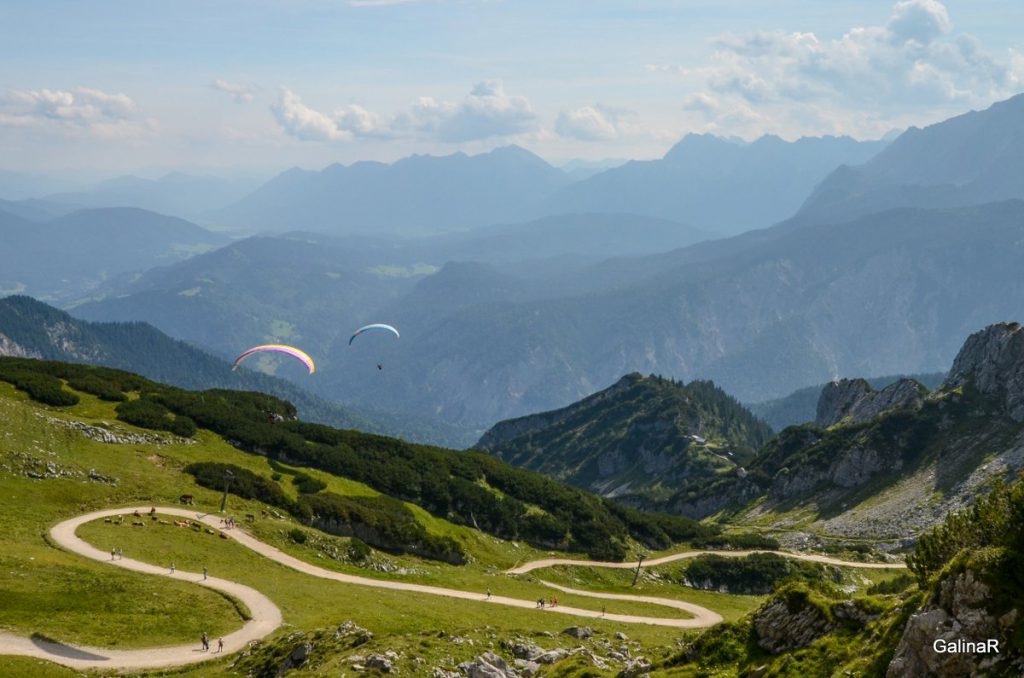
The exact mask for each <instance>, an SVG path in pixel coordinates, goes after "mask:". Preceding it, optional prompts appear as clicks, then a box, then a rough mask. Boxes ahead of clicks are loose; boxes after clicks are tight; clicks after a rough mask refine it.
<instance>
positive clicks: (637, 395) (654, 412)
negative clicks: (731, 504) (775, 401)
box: [477, 374, 771, 498]
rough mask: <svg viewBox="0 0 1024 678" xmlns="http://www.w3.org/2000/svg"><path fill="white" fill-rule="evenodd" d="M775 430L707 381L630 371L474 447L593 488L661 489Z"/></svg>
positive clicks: (716, 467)
mask: <svg viewBox="0 0 1024 678" xmlns="http://www.w3.org/2000/svg"><path fill="white" fill-rule="evenodd" d="M770 437H771V429H770V428H769V427H768V425H767V424H765V423H764V422H762V421H760V420H759V419H757V418H755V417H754V416H753V415H752V414H750V412H748V411H747V410H746V409H744V408H743V406H742V405H740V404H739V403H738V402H736V401H735V400H733V399H732V398H730V397H729V396H728V395H727V394H726V393H724V392H723V391H722V390H721V389H719V388H717V387H716V386H715V385H714V384H712V383H711V382H699V381H695V382H691V383H690V384H682V383H678V382H676V381H674V380H671V379H663V378H661V377H656V376H653V375H652V376H649V377H643V376H641V375H639V374H630V375H627V376H625V377H623V378H622V379H621V380H620V381H619V382H618V383H616V384H615V385H614V386H612V387H610V388H608V389H606V390H604V391H600V392H598V393H595V394H594V395H592V396H589V397H588V398H585V399H584V400H582V401H580V402H578V403H575V404H573V405H570V406H569V407H566V408H563V409H561V410H555V411H552V412H545V413H542V414H537V415H530V416H526V417H520V418H518V419H512V420H509V421H505V422H501V423H499V424H497V425H495V426H494V427H493V428H492V429H491V430H489V431H488V432H487V433H486V434H484V436H483V438H481V439H480V442H478V443H477V447H478V448H481V449H484V450H487V451H488V452H491V453H492V454H494V455H496V456H498V457H500V458H501V459H504V460H505V461H507V462H509V463H511V464H514V465H516V466H521V467H523V468H528V469H532V470H535V471H540V472H541V473H545V474H547V475H550V476H552V477H555V478H559V479H561V480H565V481H567V482H570V483H572V484H573V485H576V486H578V487H583V488H585V489H588V490H590V491H592V492H598V493H601V494H604V495H609V496H618V495H625V494H641V495H644V496H646V497H648V498H658V497H659V496H660V497H661V498H665V497H667V496H669V495H670V494H671V493H672V492H673V491H674V488H676V487H677V486H678V485H679V484H680V483H681V482H684V481H692V482H697V481H700V480H702V479H707V478H712V477H714V476H716V475H717V474H719V473H722V472H725V471H728V470H730V469H734V468H735V467H736V466H737V464H741V465H742V464H745V463H747V462H748V461H749V460H750V459H751V458H752V457H753V455H754V453H755V451H756V450H757V449H759V448H760V447H761V446H762V445H764V444H765V443H766V442H767V441H768V439H769V438H770Z"/></svg>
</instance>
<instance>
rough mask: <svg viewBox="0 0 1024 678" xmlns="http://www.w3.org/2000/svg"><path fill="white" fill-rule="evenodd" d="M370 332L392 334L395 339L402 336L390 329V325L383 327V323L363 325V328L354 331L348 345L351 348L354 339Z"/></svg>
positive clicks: (395, 330) (392, 328)
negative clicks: (382, 331) (380, 331)
mask: <svg viewBox="0 0 1024 678" xmlns="http://www.w3.org/2000/svg"><path fill="white" fill-rule="evenodd" d="M371 330H384V331H385V332H391V333H392V334H394V335H395V337H396V338H398V337H401V336H402V335H400V334H399V333H398V330H397V329H395V328H394V327H392V326H391V325H385V324H384V323H373V324H372V325H364V326H363V327H360V328H359V329H358V330H356V331H355V332H354V333H353V334H352V336H351V337H350V338H349V340H348V345H349V346H351V345H352V342H353V341H355V339H356V337H358V336H359V335H360V334H362V333H363V332H369V331H371Z"/></svg>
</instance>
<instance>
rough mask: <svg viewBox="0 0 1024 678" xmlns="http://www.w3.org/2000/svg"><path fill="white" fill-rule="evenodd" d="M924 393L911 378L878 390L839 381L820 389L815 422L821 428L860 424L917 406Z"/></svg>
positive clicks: (865, 384)
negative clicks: (885, 413) (895, 410)
mask: <svg viewBox="0 0 1024 678" xmlns="http://www.w3.org/2000/svg"><path fill="white" fill-rule="evenodd" d="M927 392H928V389H926V388H925V387H924V386H922V385H921V384H919V383H918V382H916V381H914V380H913V379H899V380H898V381H896V382H894V383H892V384H889V385H888V386H886V387H885V388H883V389H882V390H880V391H876V390H874V389H872V388H871V385H870V384H868V382H867V381H865V380H864V379H840V380H838V381H833V382H832V383H830V384H826V385H825V388H823V389H822V390H821V396H820V397H819V398H818V409H817V414H816V415H815V418H814V423H815V424H817V425H818V426H822V427H827V426H833V425H835V424H839V423H849V424H861V423H864V422H865V421H871V420H872V419H874V418H875V417H877V416H878V415H880V414H882V413H883V412H885V411H887V410H891V409H894V408H897V407H919V406H920V405H921V403H922V402H923V400H924V396H925V394H927Z"/></svg>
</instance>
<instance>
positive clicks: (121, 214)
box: [0, 208, 228, 302]
mask: <svg viewBox="0 0 1024 678" xmlns="http://www.w3.org/2000/svg"><path fill="white" fill-rule="evenodd" d="M227 240H228V239H227V238H225V237H224V236H223V235H219V234H216V233H212V232H210V231H207V230H206V229H204V228H202V227H200V226H197V225H195V224H193V223H190V222H188V221H185V220H183V219H178V218H177V217H168V216H164V215H161V214H156V213H154V212H149V211H146V210H141V209H136V208H103V209H86V210H78V211H75V212H72V213H70V214H66V215H64V216H60V217H57V218H54V219H49V220H47V221H43V222H36V221H30V220H27V219H23V218H20V217H16V216H13V215H10V214H5V213H3V212H0V266H2V269H0V270H2V279H0V290H6V291H7V292H26V293H30V294H34V295H37V296H41V297H45V298H53V299H56V300H60V301H63V302H69V301H75V300H80V299H82V298H84V297H87V296H88V295H89V294H90V293H92V292H93V291H95V290H96V289H97V288H99V287H100V286H101V285H102V284H103V283H104V281H106V280H108V279H110V278H112V277H114V276H117V275H119V274H124V273H128V272H134V271H142V270H144V269H148V268H152V267H153V266H158V265H160V264H166V263H171V262H173V261H178V260H181V259H186V258H188V257H190V256H192V255H193V254H196V253H198V252H203V251H208V250H211V249H214V248H215V247H217V246H219V245H223V244H224V243H226V242H227Z"/></svg>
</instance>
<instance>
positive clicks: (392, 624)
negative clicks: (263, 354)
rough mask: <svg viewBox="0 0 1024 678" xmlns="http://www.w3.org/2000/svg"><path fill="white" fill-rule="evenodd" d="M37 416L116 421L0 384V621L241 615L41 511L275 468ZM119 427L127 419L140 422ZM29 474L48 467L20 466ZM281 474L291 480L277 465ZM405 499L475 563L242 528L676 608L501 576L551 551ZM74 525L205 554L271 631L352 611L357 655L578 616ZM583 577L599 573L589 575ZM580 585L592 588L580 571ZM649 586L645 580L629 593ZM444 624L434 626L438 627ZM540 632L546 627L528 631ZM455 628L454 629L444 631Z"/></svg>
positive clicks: (447, 648) (221, 669)
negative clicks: (459, 598)
mask: <svg viewBox="0 0 1024 678" xmlns="http://www.w3.org/2000/svg"><path fill="white" fill-rule="evenodd" d="M47 418H52V419H56V420H79V421H84V422H86V423H90V424H102V423H103V422H106V423H108V424H110V423H115V419H114V413H113V408H112V406H111V405H110V404H109V403H105V402H102V401H99V400H97V399H96V398H93V397H91V396H88V395H85V394H81V403H80V404H79V405H76V406H74V407H72V408H68V409H66V410H61V411H58V410H55V409H53V408H47V407H44V406H40V405H37V404H34V403H31V402H30V401H28V400H27V399H26V398H25V397H24V395H23V394H20V393H18V392H16V391H15V390H14V389H13V388H12V387H10V386H9V385H7V384H5V383H0V422H3V423H2V424H0V553H2V554H3V555H2V556H0V599H2V600H3V601H4V604H3V605H0V627H2V628H4V629H6V630H10V631H13V632H17V633H19V634H32V633H39V634H43V635H45V636H47V637H50V638H54V639H57V640H61V641H68V642H74V643H84V644H91V645H96V646H100V647H120V648H128V647H139V646H146V645H160V644H177V643H182V642H193V641H194V640H195V639H196V638H197V637H198V635H199V633H200V632H201V631H204V630H205V631H207V632H208V633H210V634H211V635H213V636H217V635H219V634H222V633H224V632H226V631H228V630H231V629H235V628H238V627H239V626H240V625H241V624H242V617H241V615H240V613H239V610H238V609H236V607H235V606H234V605H233V604H232V602H231V601H229V600H227V599H225V598H224V597H222V596H221V595H219V594H217V593H216V592H213V591H210V590H208V589H204V588H200V587H195V586H190V585H188V584H186V583H182V582H175V581H171V580H166V579H158V578H154V577H152V576H147V575H141V574H135V573H131V572H126V571H123V570H120V569H116V568H111V567H107V566H104V565H103V564H101V563H94V562H91V561H88V560H86V559H84V558H81V557H79V556H75V555H72V554H69V553H65V552H64V551H62V550H60V549H57V548H54V547H53V546H52V545H50V544H49V543H48V542H47V540H46V536H45V535H46V532H47V530H48V529H49V527H50V526H52V525H53V524H54V523H56V522H59V521H60V520H62V519H66V518H69V517H73V516H75V515H79V514H81V513H84V512H86V511H89V510H95V509H101V508H109V507H116V506H127V505H139V504H147V505H149V504H152V505H157V506H159V505H170V504H174V503H175V502H176V500H177V497H178V496H179V495H181V494H193V495H194V496H195V497H196V501H197V506H196V508H197V510H200V511H202V510H207V511H208V510H213V509H215V508H216V507H217V506H218V505H219V501H220V496H219V494H218V493H216V492H213V491H210V490H205V489H203V488H200V487H198V486H197V485H195V484H194V483H193V482H192V478H191V476H188V475H187V474H184V473H182V469H183V467H184V466H185V465H187V464H188V463H191V462H193V461H200V460H217V461H224V462H229V463H233V464H237V465H239V466H242V467H244V468H248V469H250V470H253V471H255V472H258V473H262V474H265V475H270V474H271V473H273V472H274V471H273V469H271V468H270V466H269V464H268V463H267V460H266V459H264V458H262V457H259V456H255V455H249V454H245V453H243V452H240V451H238V450H237V449H235V448H233V447H231V446H230V445H228V444H226V443H225V442H224V441H223V440H221V439H220V438H218V437H217V436H214V435H212V434H210V433H208V432H205V431H203V432H200V434H199V435H198V436H197V440H198V442H197V443H195V444H189V445H183V444H155V443H151V444H142V445H113V444H105V443H100V442H95V441H92V440H89V439H87V438H85V437H84V436H83V435H82V434H81V433H79V432H77V431H74V430H69V429H66V428H63V427H61V426H59V425H55V424H54V423H53V422H51V421H48V420H47ZM116 424H117V425H118V426H123V428H124V429H126V430H137V429H133V428H132V427H129V426H127V425H123V424H120V423H119V422H117V423H116ZM147 433H150V434H152V432H147ZM48 465H49V468H48ZM27 471H32V472H37V473H41V474H42V475H45V476H47V477H45V478H43V479H35V478H29V477H27V476H26V472H27ZM51 471H52V472H51ZM90 471H93V472H94V474H98V475H101V476H107V477H110V478H114V479H116V482H115V483H109V482H101V481H96V480H90V479H89V477H88V475H89V472H90ZM304 471H305V472H307V473H309V474H310V475H314V476H316V477H319V478H321V479H323V480H324V481H325V482H327V483H328V487H329V489H330V490H331V491H334V492H338V493H340V494H348V495H355V494H375V492H374V491H373V490H371V489H370V488H368V487H366V486H365V485H362V484H359V483H355V482H352V481H349V480H345V479H342V478H335V477H331V476H328V475H327V474H323V473H320V472H317V471H310V470H305V469H304ZM281 485H282V487H285V488H286V489H287V490H288V491H289V492H292V493H294V488H293V487H292V485H291V483H289V482H287V478H285V480H284V482H282V483H281ZM229 508H230V511H231V512H232V513H234V514H235V515H236V516H238V517H241V516H244V515H245V514H246V513H255V514H256V515H260V509H261V508H262V507H261V506H260V505H258V504H256V503H254V502H245V501H242V500H239V499H238V498H235V497H232V498H231V499H230V504H229ZM412 508H413V511H414V512H415V514H416V516H417V518H418V519H419V520H420V521H421V522H422V523H423V524H424V525H425V526H426V527H427V529H428V530H429V531H430V532H432V533H434V534H443V535H448V536H452V537H453V538H455V539H458V540H459V541H460V542H461V543H462V544H463V545H464V546H465V548H466V550H467V552H469V553H470V554H472V556H473V560H472V563H471V564H469V565H466V566H461V567H460V566H451V565H446V564H441V563H437V562H435V561H428V560H424V559H420V558H415V557H407V556H395V555H388V554H380V553H375V554H374V555H373V560H374V561H375V562H377V563H378V564H380V563H384V564H386V565H387V566H388V567H389V568H392V569H397V570H398V571H394V572H387V573H383V572H375V571H373V570H369V569H367V568H365V567H359V566H356V565H353V564H351V563H347V562H341V561H337V560H333V559H331V558H329V557H327V556H326V555H325V554H324V551H323V549H321V548H318V547H317V546H316V545H315V544H314V543H313V541H310V542H307V544H305V545H298V544H295V543H293V542H292V541H291V540H290V538H289V537H288V536H287V533H288V531H289V530H290V529H291V528H294V527H295V526H296V525H295V523H294V522H292V521H291V520H290V519H281V520H278V519H274V518H269V519H266V520H264V519H258V520H257V522H256V523H255V524H254V525H252V526H251V530H252V532H253V533H254V535H255V536H257V537H258V538H260V539H262V540H265V541H267V542H269V543H272V544H274V545H277V546H279V547H280V548H282V549H284V550H286V551H288V552H290V553H292V554H293V555H295V556H297V557H299V558H302V559H304V560H307V561H309V562H313V563H315V564H317V565H320V566H322V567H325V568H329V569H337V570H339V571H344V572H350V573H353V574H358V575H362V576H369V577H381V578H388V579H402V580H405V581H410V582H418V583H425V584H434V585H439V586H446V587H451V588H459V589H464V590H470V591H479V592H480V594H481V599H482V598H483V597H484V592H485V591H486V590H487V589H488V588H490V589H491V590H493V591H494V593H495V594H499V595H508V596H515V597H521V598H525V599H528V600H533V599H536V598H539V597H541V596H544V597H550V596H551V595H552V594H555V595H557V596H558V597H559V599H560V602H561V603H562V604H563V605H570V604H571V605H574V606H578V607H583V608H589V609H598V608H600V607H602V606H605V607H607V611H608V612H622V613H631V614H641V615H647V616H662V617H665V616H678V615H679V614H680V613H679V612H678V611H675V610H671V609H668V608H665V607H661V606H656V605H650V604H645V603H631V602H618V601H614V602H613V601H608V602H607V603H604V601H600V600H597V599H592V598H583V597H579V598H577V597H576V596H571V595H568V594H562V593H558V592H554V591H553V590H551V589H550V588H547V587H544V586H543V585H542V584H541V583H539V581H538V579H541V578H550V579H557V578H558V576H559V575H558V574H557V573H554V572H553V571H541V572H535V573H532V574H531V575H525V576H518V577H510V576H508V575H505V574H504V573H503V571H504V570H505V569H506V568H508V567H511V566H513V565H515V564H516V563H518V562H524V561H527V560H533V559H536V558H540V557H544V556H546V555H548V554H547V553H545V552H540V551H537V550H536V549H533V548H530V547H528V546H526V545H524V544H513V543H510V542H505V541H502V540H499V539H495V538H493V537H491V536H489V535H486V534H483V533H480V532H478V531H476V530H472V529H469V528H465V527H461V526H456V525H453V524H451V523H448V522H447V521H444V520H441V519H438V518H436V517H434V516H431V515H429V514H427V513H426V512H425V511H423V510H422V509H420V508H418V507H412ZM79 534H80V536H82V537H83V538H85V539H86V540H87V541H89V542H90V543H93V544H94V545H95V546H97V547H98V548H101V549H104V550H107V549H109V548H110V547H112V546H120V547H122V548H123V549H124V553H125V556H126V557H133V558H138V559H140V560H144V561H147V562H151V563H154V564H161V565H163V564H169V563H170V562H174V563H175V564H176V565H177V567H178V568H179V569H186V570H194V571H199V570H201V569H202V567H203V566H204V565H205V566H207V567H208V568H209V571H210V573H211V575H214V576H220V577H224V578H227V579H231V580H234V581H238V582H241V583H245V584H248V585H250V586H252V587H254V588H256V589H257V590H259V591H261V592H263V593H265V594H266V595H267V596H268V597H270V598H271V599H272V600H273V601H274V602H275V603H276V604H277V605H278V606H279V607H280V608H281V609H282V611H283V614H284V619H285V622H286V624H285V627H284V628H283V629H282V630H280V631H279V632H278V633H277V635H276V637H278V638H286V637H288V634H291V633H295V632H297V631H298V630H302V631H312V630H315V629H319V628H331V627H336V626H337V625H339V624H341V623H342V622H344V621H347V620H350V619H351V620H354V621H356V622H357V623H358V624H360V625H361V626H364V627H366V628H368V629H370V630H371V631H372V632H373V633H374V634H375V635H376V638H375V639H374V640H373V641H371V643H370V644H369V645H368V646H367V647H363V648H360V650H359V652H360V653H361V654H366V653H367V652H372V651H383V650H385V649H394V650H396V651H400V652H404V653H405V654H406V655H407V656H408V657H412V656H416V657H419V658H420V659H422V660H424V661H425V662H430V663H433V664H446V665H450V664H451V663H452V662H453V661H455V662H457V661H461V660H464V659H470V658H472V657H475V656H477V655H479V654H480V652H481V651H482V650H481V647H482V646H483V647H486V646H488V645H493V644H494V643H495V642H496V641H495V639H496V638H507V637H511V636H515V635H522V636H526V637H530V638H534V639H536V641H537V642H538V643H540V644H541V645H542V646H547V647H552V646H556V645H563V646H564V645H565V644H566V641H565V640H564V638H562V639H559V638H557V634H558V633H559V632H560V631H561V630H562V629H564V628H566V627H567V626H571V625H573V624H575V623H579V622H580V620H576V619H574V618H572V617H570V616H567V615H561V614H551V613H546V612H541V611H537V610H520V609H515V608H508V607H501V608H497V607H496V606H494V605H491V604H488V603H486V602H485V601H483V600H481V602H479V603H472V602H455V601H451V600H448V599H445V598H441V597H437V596H431V595H427V594H416V593H405V592H392V591H382V590H378V589H373V588H369V587H362V586H351V585H344V584H341V583H337V582H331V581H326V580H322V579H318V578H314V577H310V576H308V575H304V574H300V573H297V572H294V571H292V570H289V569H287V568H285V567H283V566H281V565H278V564H276V563H273V562H271V561H268V560H267V559H265V558H263V557H261V556H259V555H257V554H255V553H253V552H251V551H249V550H248V549H246V548H244V547H242V546H240V545H239V544H237V543H235V542H233V541H230V540H222V539H217V538H216V537H214V536H211V535H208V534H205V533H196V532H193V531H191V530H187V529H181V528H175V527H173V526H160V525H158V524H153V525H147V527H146V528H145V529H140V528H134V529H133V528H130V527H126V526H114V525H111V524H105V523H102V522H96V523H92V524H87V525H85V526H83V527H82V528H81V530H80V532H79ZM311 534H312V533H311ZM318 538H319V539H321V540H323V541H324V542H325V543H327V542H330V543H331V544H333V546H336V547H338V548H341V547H343V546H344V545H345V544H346V543H347V540H345V539H342V538H336V537H328V536H324V535H319V537H318ZM558 555H562V554H558ZM600 572H601V576H604V573H605V572H607V573H614V572H615V571H600ZM549 574H551V575H552V576H550V577H549V576H548V575H549ZM617 574H622V573H621V572H620V573H617ZM609 576H611V575H610V574H609ZM594 577H595V578H596V580H600V577H599V576H598V575H597V574H595V575H594ZM565 583H567V585H569V586H576V585H577V584H578V582H570V581H566V582H565ZM607 586H609V587H610V588H609V589H608V590H618V589H615V587H619V588H621V586H622V583H621V582H619V581H608V582H607ZM578 587H579V588H591V586H590V585H589V584H587V585H585V586H578ZM654 591H655V589H654V588H651V589H647V590H638V591H637V592H641V593H653V592H654ZM656 595H659V596H664V597H674V598H679V599H683V600H689V601H692V602H695V603H698V604H702V605H706V606H708V607H711V608H712V609H716V610H717V611H720V612H722V613H723V614H727V615H728V616H729V617H730V618H732V617H733V616H738V615H739V614H741V613H742V610H749V609H751V608H752V607H754V606H755V605H756V604H757V602H758V600H757V599H754V598H751V599H750V600H746V599H744V598H742V597H736V600H730V599H731V598H733V597H730V596H723V595H721V594H705V593H703V592H692V591H686V590H685V589H682V588H679V587H676V588H675V589H673V588H672V587H670V586H669V585H667V584H666V585H663V586H661V587H660V588H659V589H658V592H657V593H656ZM585 623H586V624H587V625H588V626H591V627H593V628H594V629H595V631H596V632H597V637H598V638H608V637H611V636H612V634H614V633H615V632H616V631H625V632H626V633H627V634H628V635H629V637H630V639H631V640H630V642H631V643H637V650H638V651H640V650H641V649H642V651H643V652H644V653H646V654H647V655H648V656H658V655H663V654H666V653H668V652H670V651H672V650H673V649H674V648H675V647H677V643H678V641H679V639H680V638H681V637H683V635H684V634H682V633H680V632H678V631H674V630H671V629H665V628H659V627H653V626H645V625H626V624H616V623H613V622H609V621H604V620H586V621H585ZM441 631H444V637H439V632H441ZM542 633H550V634H554V635H555V636H556V637H554V638H547V637H546V636H542V635H538V634H542ZM453 638H458V639H462V640H463V641H464V642H459V643H456V642H454V641H453V640H452V639H453ZM469 641H472V642H473V644H470V643H469ZM342 659H343V658H338V659H337V661H335V660H332V661H331V662H330V663H329V666H328V667H327V668H330V670H331V671H333V673H331V674H330V675H338V672H337V671H336V670H335V669H336V668H338V666H340V664H338V662H341V661H342ZM227 666H228V663H227V662H226V661H220V662H216V663H208V664H204V665H203V666H202V667H201V668H192V669H181V670H177V671H172V672H169V673H166V674H161V675H181V676H200V675H202V676H216V675H225V674H226V672H227ZM331 667H333V668H331ZM324 670H325V671H326V670H327V669H326V668H325V669H324ZM0 675H18V676H21V675H24V676H29V677H31V676H68V675H75V674H74V673H73V672H70V671H66V670H64V669H61V668H58V667H54V666H52V665H48V664H46V663H42V662H39V661H37V660H25V659H19V658H10V657H0ZM324 675H326V674H324Z"/></svg>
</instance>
